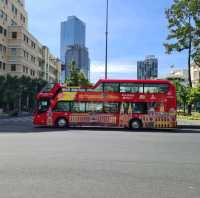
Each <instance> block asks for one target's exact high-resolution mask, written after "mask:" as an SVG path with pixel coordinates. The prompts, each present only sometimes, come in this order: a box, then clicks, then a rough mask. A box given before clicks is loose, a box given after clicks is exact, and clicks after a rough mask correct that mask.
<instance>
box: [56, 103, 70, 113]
mask: <svg viewBox="0 0 200 198" xmlns="http://www.w3.org/2000/svg"><path fill="white" fill-rule="evenodd" d="M53 111H54V112H69V111H70V103H69V102H66V101H60V102H58V103H57V105H56V107H55V108H54V109H53Z"/></svg>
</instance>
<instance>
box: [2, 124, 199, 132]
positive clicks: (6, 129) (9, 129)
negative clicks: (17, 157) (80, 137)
mask: <svg viewBox="0 0 200 198" xmlns="http://www.w3.org/2000/svg"><path fill="white" fill-rule="evenodd" d="M77 131H79V132H80V131H81V132H84V131H87V132H88V131H89V132H91V133H92V132H97V131H98V132H101V131H102V132H105V131H107V132H109V131H110V132H118V133H123V132H124V133H141V132H147V133H179V134H183V133H200V126H197V125H195V126H193V125H190V126H189V125H187V126H183V125H180V126H178V127H177V128H175V129H140V130H130V129H124V128H104V127H70V128H64V129H59V128H49V127H34V126H33V125H32V124H31V125H24V126H23V125H20V124H19V125H12V126H7V125H4V126H1V127H0V133H48V132H77Z"/></svg>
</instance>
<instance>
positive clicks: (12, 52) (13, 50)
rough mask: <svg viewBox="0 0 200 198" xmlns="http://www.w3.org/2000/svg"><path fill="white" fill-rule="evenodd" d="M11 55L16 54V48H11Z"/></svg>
mask: <svg viewBox="0 0 200 198" xmlns="http://www.w3.org/2000/svg"><path fill="white" fill-rule="evenodd" d="M11 55H12V56H16V55H17V49H16V48H11Z"/></svg>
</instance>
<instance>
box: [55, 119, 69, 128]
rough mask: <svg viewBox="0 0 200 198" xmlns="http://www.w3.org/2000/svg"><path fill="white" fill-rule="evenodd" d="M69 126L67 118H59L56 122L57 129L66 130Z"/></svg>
mask: <svg viewBox="0 0 200 198" xmlns="http://www.w3.org/2000/svg"><path fill="white" fill-rule="evenodd" d="M67 125H68V124H67V120H66V119H65V118H58V119H57V121H56V127H58V128H65V127H67Z"/></svg>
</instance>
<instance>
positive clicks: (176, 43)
mask: <svg viewBox="0 0 200 198" xmlns="http://www.w3.org/2000/svg"><path fill="white" fill-rule="evenodd" d="M199 13H200V1H199V0H174V2H173V4H172V6H171V8H169V9H167V10H166V16H167V19H168V29H169V35H168V37H167V40H168V41H169V40H171V41H172V43H165V44H164V46H165V48H166V51H167V53H172V52H173V51H177V52H182V51H184V50H187V51H188V73H189V75H188V80H189V86H190V87H192V81H191V70H190V68H191V61H192V59H193V60H196V61H197V57H198V55H199V45H200V14H199Z"/></svg>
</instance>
